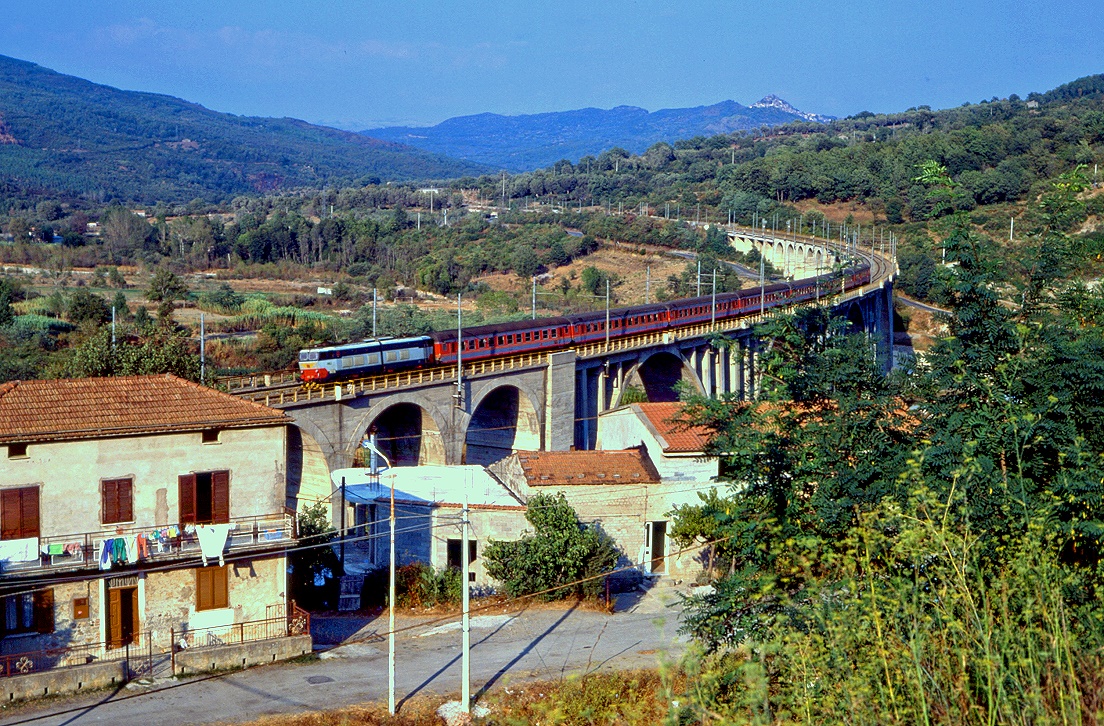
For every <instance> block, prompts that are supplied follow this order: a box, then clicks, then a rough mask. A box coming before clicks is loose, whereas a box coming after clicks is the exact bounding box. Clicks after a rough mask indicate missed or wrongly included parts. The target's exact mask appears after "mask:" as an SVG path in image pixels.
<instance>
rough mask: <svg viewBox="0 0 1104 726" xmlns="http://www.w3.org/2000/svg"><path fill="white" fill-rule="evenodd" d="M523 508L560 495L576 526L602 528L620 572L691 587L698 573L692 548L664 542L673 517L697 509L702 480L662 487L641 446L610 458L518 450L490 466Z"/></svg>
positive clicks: (699, 558) (699, 556) (699, 560)
mask: <svg viewBox="0 0 1104 726" xmlns="http://www.w3.org/2000/svg"><path fill="white" fill-rule="evenodd" d="M491 470H492V471H493V472H494V473H495V474H496V475H497V476H498V477H499V478H500V479H501V480H502V482H503V483H504V484H505V485H506V486H507V487H508V488H510V489H512V490H514V491H517V492H518V493H519V494H520V495H521V496H522V497H524V498H525V499H526V500H527V501H528V500H529V498H531V497H532V496H533V495H535V494H538V493H552V494H554V493H557V492H559V493H562V494H563V495H564V496H565V498H566V499H567V501H568V503H569V504H571V506H572V507H574V509H575V512H576V513H577V514H578V516H579V519H580V521H582V522H584V523H587V524H593V525H596V526H599V527H601V528H602V530H603V531H605V532H606V534H608V535H609V536H610V537H612V538H613V540H614V542H616V543H617V545H618V547H619V548H620V549H621V552H622V554H623V557H622V560H621V563H620V566H621V567H623V568H632V569H633V570H634V571H635V572H626V573H623V574H619V576H618V577H619V579H629V580H631V579H633V578H634V577H635V576H637V575H636V574H635V573H639V574H642V575H644V576H646V577H650V578H657V579H658V578H662V579H664V580H667V581H688V580H689V581H692V580H694V579H696V578H697V577H698V575H699V574H700V573H701V572H702V568H703V553H702V551H701V549H700V548H698V547H690V548H687V549H685V550H681V551H680V550H679V548H678V546H677V545H675V544H674V543H673V542H672V541H671V539H670V538H669V537H668V527H669V524H670V515H671V511H672V510H673V509H674V508H675V507H676V506H678V505H682V504H695V503H697V502H698V501H699V499H698V496H697V492H699V491H705V490H706V489H708V488H711V487H712V486H713V485H712V484H710V483H709V481H708V479H706V480H704V481H696V480H695V481H688V480H685V479H674V480H664V479H663V478H662V477H661V475H660V473H659V471H658V468H657V466H656V464H655V461H654V460H653V459H652V458H651V456H650V455H649V452H648V451H646V449H645V447H644V446H637V447H635V448H628V449H623V450H616V451H608V450H604V451H519V452H517V453H515V454H512V455H510V456H508V457H506V458H505V459H502V460H501V461H499V462H496V463H495V464H493V465H492V466H491Z"/></svg>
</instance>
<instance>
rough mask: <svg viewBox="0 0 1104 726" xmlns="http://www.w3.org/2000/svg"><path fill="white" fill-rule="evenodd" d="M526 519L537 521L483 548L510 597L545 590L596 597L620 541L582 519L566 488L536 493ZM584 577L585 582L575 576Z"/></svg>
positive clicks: (548, 594) (546, 594) (552, 594)
mask: <svg viewBox="0 0 1104 726" xmlns="http://www.w3.org/2000/svg"><path fill="white" fill-rule="evenodd" d="M525 519H526V521H528V522H529V524H531V525H532V526H533V532H532V533H526V534H523V535H522V536H521V538H520V539H517V540H515V541H512V542H511V541H504V542H497V541H492V542H491V543H490V544H488V545H487V547H486V549H485V550H484V551H483V558H484V563H485V564H486V567H487V574H489V575H490V576H491V577H493V578H495V579H496V580H498V581H499V582H501V583H502V585H503V589H504V590H505V592H506V594H508V595H509V596H510V597H518V596H519V595H526V594H529V593H536V592H539V593H542V594H541V595H540V596H539V597H540V598H541V599H543V600H558V599H562V598H565V597H572V596H574V597H597V596H598V594H599V593H600V592H601V591H602V586H603V581H602V578H601V577H600V576H601V575H603V574H605V573H607V572H610V571H611V570H612V569H613V568H614V566H615V565H616V564H617V560H618V558H619V557H620V553H619V552H618V550H617V546H616V545H615V544H614V543H613V540H612V539H610V537H609V536H608V535H606V534H605V533H604V532H603V531H602V530H601V529H599V528H598V526H597V525H590V526H587V525H583V524H581V523H580V522H579V519H578V517H577V516H576V514H575V510H574V509H572V508H571V505H570V504H568V503H567V499H566V498H565V497H564V495H563V494H556V495H550V494H538V495H536V496H534V497H532V498H531V499H530V500H529V503H528V506H527V509H526V513H525ZM585 578H591V579H588V580H587V581H586V582H581V583H580V582H577V581H578V580H582V579H585Z"/></svg>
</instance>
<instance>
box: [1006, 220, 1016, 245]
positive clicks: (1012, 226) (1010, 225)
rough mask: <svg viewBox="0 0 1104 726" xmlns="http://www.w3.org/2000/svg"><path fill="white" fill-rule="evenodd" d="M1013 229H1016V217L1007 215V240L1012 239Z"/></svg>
mask: <svg viewBox="0 0 1104 726" xmlns="http://www.w3.org/2000/svg"><path fill="white" fill-rule="evenodd" d="M1015 231H1016V218H1015V217H1009V218H1008V241H1009V242H1011V241H1012V233H1013V232H1015Z"/></svg>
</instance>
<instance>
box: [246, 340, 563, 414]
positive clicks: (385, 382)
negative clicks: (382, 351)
mask: <svg viewBox="0 0 1104 726" xmlns="http://www.w3.org/2000/svg"><path fill="white" fill-rule="evenodd" d="M548 356H549V353H548V352H547V351H542V352H538V353H525V354H522V355H513V356H504V357H502V358H490V359H485V360H479V361H474V362H472V363H468V364H466V365H465V366H464V376H465V377H467V376H478V375H484V374H486V373H494V372H500V371H509V370H520V369H522V368H531V367H533V366H540V365H546V364H547V363H548ZM455 380H456V366H438V367H436V368H420V369H417V370H409V371H400V372H398V373H385V374H382V375H378V376H369V377H366V378H356V379H353V380H349V381H342V382H341V383H332V384H328V385H327V384H314V385H310V384H305V385H300V386H296V387H288V388H286V389H284V390H277V391H265V390H259V391H249V392H243V393H239V394H237V395H239V396H240V397H242V398H245V399H247V400H250V401H254V402H256V403H263V404H265V405H266V406H279V405H284V404H289V403H306V402H310V401H325V400H331V401H340V400H342V399H343V398H355V397H356V396H358V395H362V394H365V393H375V392H377V391H387V390H391V389H394V388H408V387H410V386H416V385H422V384H428V383H440V382H447V381H455Z"/></svg>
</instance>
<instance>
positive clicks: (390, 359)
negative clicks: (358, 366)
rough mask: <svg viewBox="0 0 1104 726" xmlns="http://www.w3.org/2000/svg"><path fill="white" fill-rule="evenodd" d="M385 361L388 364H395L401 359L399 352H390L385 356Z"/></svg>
mask: <svg viewBox="0 0 1104 726" xmlns="http://www.w3.org/2000/svg"><path fill="white" fill-rule="evenodd" d="M383 359H384V360H385V361H387V362H388V363H394V362H395V361H397V360H398V359H399V352H398V351H397V350H389V351H387V352H386V353H384V354H383Z"/></svg>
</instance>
